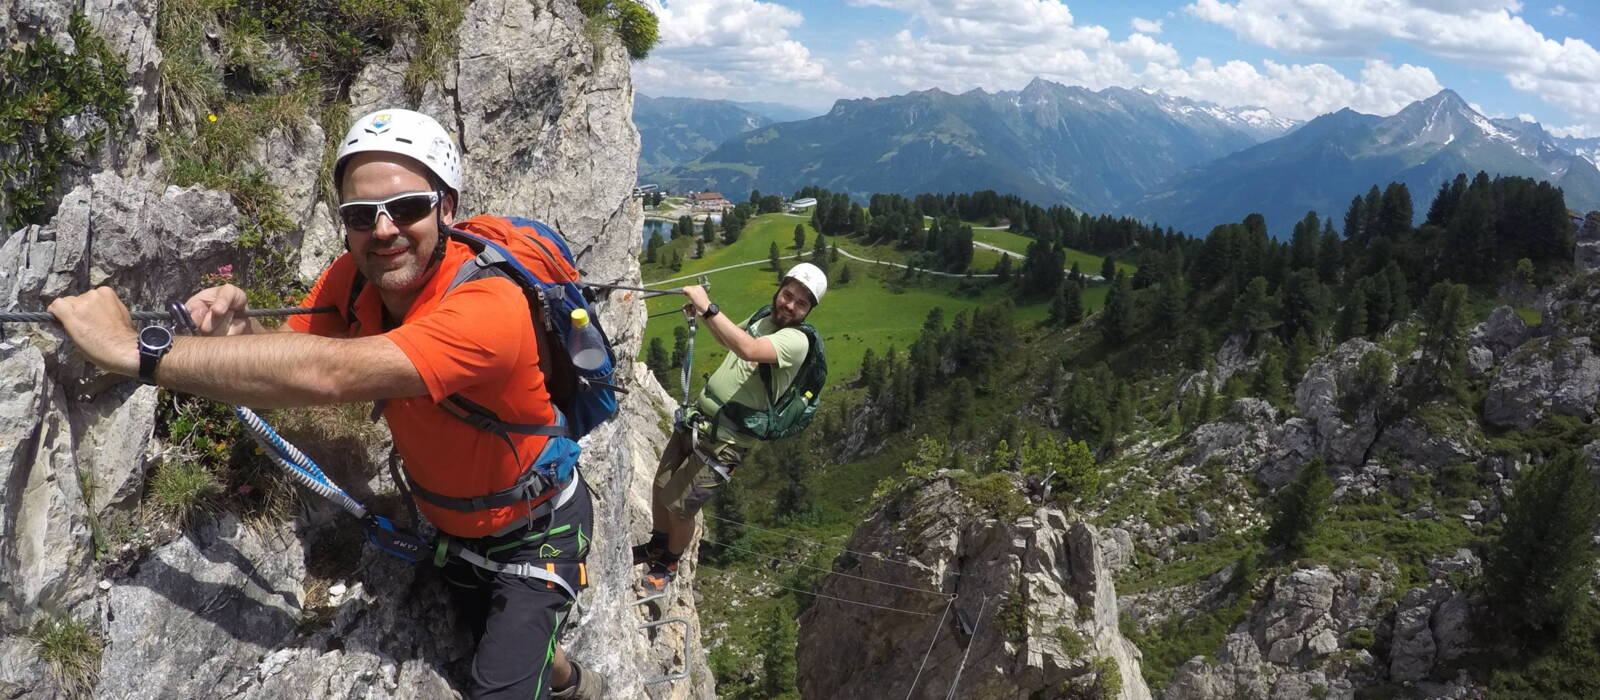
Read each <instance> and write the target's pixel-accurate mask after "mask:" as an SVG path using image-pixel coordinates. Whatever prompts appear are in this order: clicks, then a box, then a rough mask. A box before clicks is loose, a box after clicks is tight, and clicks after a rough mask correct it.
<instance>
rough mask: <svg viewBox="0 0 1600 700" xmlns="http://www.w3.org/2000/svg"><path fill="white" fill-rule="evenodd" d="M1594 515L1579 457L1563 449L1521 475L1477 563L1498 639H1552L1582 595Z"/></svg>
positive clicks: (1589, 568)
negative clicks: (1496, 536) (1498, 526)
mask: <svg viewBox="0 0 1600 700" xmlns="http://www.w3.org/2000/svg"><path fill="white" fill-rule="evenodd" d="M1596 514H1597V513H1596V494H1595V486H1594V482H1593V477H1592V476H1591V474H1590V470H1589V466H1588V460H1587V459H1586V458H1585V457H1584V456H1583V454H1582V453H1580V452H1577V451H1575V450H1571V449H1566V450H1562V452H1561V453H1560V454H1558V455H1557V456H1556V457H1555V458H1554V459H1551V460H1550V461H1547V462H1544V463H1542V464H1538V465H1535V466H1534V467H1533V468H1532V469H1529V470H1527V471H1525V472H1523V474H1522V476H1521V478H1520V479H1518V480H1517V488H1516V491H1515V492H1514V493H1513V494H1512V496H1511V498H1510V499H1509V500H1508V502H1507V503H1506V507H1505V526H1504V528H1503V529H1502V530H1501V532H1500V538H1499V539H1498V540H1497V541H1496V542H1495V543H1494V545H1493V546H1492V547H1491V548H1490V550H1489V556H1488V559H1487V561H1486V562H1485V563H1484V564H1485V565H1484V579H1485V583H1486V584H1487V586H1486V588H1487V589H1488V594H1489V597H1490V599H1491V601H1493V605H1492V606H1491V607H1492V610H1493V611H1494V612H1495V623H1496V624H1495V629H1496V632H1497V633H1499V634H1509V635H1510V636H1511V638H1512V639H1514V640H1517V641H1520V642H1522V644H1523V645H1527V646H1537V645H1539V644H1540V643H1541V642H1546V641H1548V640H1551V639H1554V638H1555V637H1557V636H1559V634H1560V633H1561V631H1562V630H1563V627H1564V626H1565V625H1566V623H1567V622H1568V621H1569V620H1570V619H1571V613H1572V611H1573V610H1574V609H1576V607H1577V606H1578V605H1582V604H1584V603H1585V602H1586V601H1585V599H1586V598H1587V597H1588V589H1589V584H1588V581H1589V577H1590V576H1591V575H1592V574H1593V571H1594V562H1595V548H1594V546H1593V544H1592V542H1591V541H1590V532H1591V527H1592V525H1593V523H1594V521H1595V517H1596Z"/></svg>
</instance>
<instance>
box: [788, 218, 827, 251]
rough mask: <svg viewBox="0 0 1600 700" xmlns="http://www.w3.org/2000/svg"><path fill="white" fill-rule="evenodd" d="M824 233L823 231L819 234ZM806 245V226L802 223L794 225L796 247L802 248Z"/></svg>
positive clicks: (797, 248)
mask: <svg viewBox="0 0 1600 700" xmlns="http://www.w3.org/2000/svg"><path fill="white" fill-rule="evenodd" d="M817 235H818V236H820V235H822V234H821V233H818V234H817ZM805 247H806V227H805V226H804V225H802V224H795V225H794V249H795V250H802V249H804V248H805Z"/></svg>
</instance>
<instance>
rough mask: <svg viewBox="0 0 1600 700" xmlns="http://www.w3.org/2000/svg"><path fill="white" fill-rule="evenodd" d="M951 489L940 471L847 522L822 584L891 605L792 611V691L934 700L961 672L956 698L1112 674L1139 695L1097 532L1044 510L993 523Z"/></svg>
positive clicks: (1016, 692)
mask: <svg viewBox="0 0 1600 700" xmlns="http://www.w3.org/2000/svg"><path fill="white" fill-rule="evenodd" d="M960 488H961V487H959V486H958V485H957V484H956V482H955V481H954V480H953V479H952V478H951V477H949V476H945V475H936V476H934V477H933V478H931V479H930V480H928V481H927V483H924V484H915V485H912V486H909V487H906V488H905V490H904V491H902V492H901V493H900V494H898V495H897V496H895V497H893V498H891V499H890V501H889V502H888V503H886V504H885V505H883V506H882V507H880V509H879V510H878V511H877V512H875V513H873V514H872V515H871V516H870V517H869V518H868V520H867V521H866V522H865V523H864V524H862V525H861V526H860V527H859V528H857V530H856V532H855V534H854V535H853V536H852V537H851V539H850V542H849V544H847V545H846V548H847V549H848V550H849V551H848V552H847V553H846V554H845V555H843V556H842V557H841V559H840V560H838V561H837V562H836V566H835V573H834V574H833V575H831V576H829V577H827V578H826V579H824V581H823V582H822V583H821V584H820V585H819V590H826V591H828V593H829V595H830V596H833V597H836V598H843V599H846V600H850V601H857V602H864V603H871V604H873V605H879V606H884V607H888V608H895V609H897V610H898V611H889V610H884V609H881V608H873V607H867V606H862V605H853V604H847V603H843V602H837V601H832V600H822V599H819V600H818V602H817V604H816V605H814V606H812V607H811V608H810V609H808V610H807V611H806V612H805V613H804V614H802V615H801V617H800V638H799V649H798V652H797V657H798V668H799V673H798V679H797V680H798V683H799V687H800V691H801V694H802V695H803V696H804V697H818V698H832V697H852V698H870V697H901V694H902V693H905V692H910V694H911V695H910V696H911V697H915V698H943V697H945V696H946V694H947V693H949V692H950V690H951V689H952V687H953V685H954V684H956V683H957V676H958V675H959V685H954V687H955V689H956V696H957V697H974V698H979V697H981V698H1026V697H1030V696H1032V694H1034V693H1039V692H1044V693H1045V694H1046V695H1045V696H1050V697H1053V695H1049V694H1050V693H1055V692H1063V691H1062V690H1061V689H1062V688H1071V687H1077V688H1081V689H1087V688H1091V687H1094V686H1095V685H1096V684H1097V683H1103V682H1104V681H1101V680H1100V679H1099V675H1100V674H1109V673H1116V674H1117V675H1118V676H1119V677H1120V681H1121V682H1120V687H1121V691H1120V694H1119V695H1118V697H1121V698H1127V699H1129V700H1132V699H1135V698H1148V697H1149V696H1150V692H1149V689H1148V688H1147V687H1146V686H1145V683H1144V679H1143V677H1142V675H1141V673H1140V669H1139V662H1140V654H1139V651H1138V650H1137V649H1136V648H1134V646H1133V645H1132V644H1130V643H1129V642H1128V641H1127V640H1126V639H1124V638H1123V637H1122V635H1121V633H1120V632H1119V631H1118V627H1117V625H1118V607H1117V598H1116V592H1115V589H1114V588H1113V586H1112V581H1111V571H1110V569H1109V568H1107V566H1106V564H1105V561H1104V557H1103V555H1102V553H1101V550H1102V547H1103V546H1104V545H1103V544H1102V542H1103V540H1102V537H1101V535H1100V533H1099V531H1098V530H1097V529H1096V528H1094V527H1093V526H1090V525H1087V524H1084V523H1069V521H1068V520H1067V518H1066V516H1065V515H1064V514H1063V513H1061V512H1060V511H1059V510H1056V509H1054V508H1040V509H1037V510H1035V511H1034V512H1033V513H1032V514H1030V515H1026V516H1023V517H1021V518H1019V519H1018V520H1016V521H1015V522H1002V521H1000V520H996V519H993V518H991V517H986V516H984V515H983V514H982V511H981V510H978V509H977V507H976V506H974V505H973V504H972V503H971V502H969V500H968V499H967V498H965V497H964V496H962V495H961V492H960ZM1017 488H1018V489H1020V488H1021V485H1020V483H1019V484H1017ZM852 552H853V554H852ZM885 584H893V585H885ZM950 596H954V598H953V599H951V598H949V597H950ZM947 607H948V608H949V610H948V611H947V610H946V608H947ZM843 640H848V642H845V641H843ZM924 657H926V659H927V661H926V662H925V663H921V664H917V663H908V662H911V661H912V660H916V661H920V660H922V659H923V658H924ZM913 686H914V687H913ZM908 689H909V690H908Z"/></svg>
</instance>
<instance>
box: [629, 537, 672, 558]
mask: <svg viewBox="0 0 1600 700" xmlns="http://www.w3.org/2000/svg"><path fill="white" fill-rule="evenodd" d="M666 553H667V533H665V532H661V531H660V530H654V531H652V532H651V533H650V539H649V540H648V541H646V542H645V543H644V544H636V545H634V546H633V565H634V566H638V565H640V564H648V563H650V562H653V561H655V560H657V559H662V558H664V557H662V555H663V554H666Z"/></svg>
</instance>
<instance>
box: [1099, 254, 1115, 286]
mask: <svg viewBox="0 0 1600 700" xmlns="http://www.w3.org/2000/svg"><path fill="white" fill-rule="evenodd" d="M1116 276H1117V261H1116V260H1115V259H1114V258H1112V257H1111V256H1109V255H1108V256H1106V258H1105V260H1103V261H1101V263H1100V277H1102V278H1103V279H1105V281H1107V282H1110V281H1111V280H1113V279H1115V278H1116Z"/></svg>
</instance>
